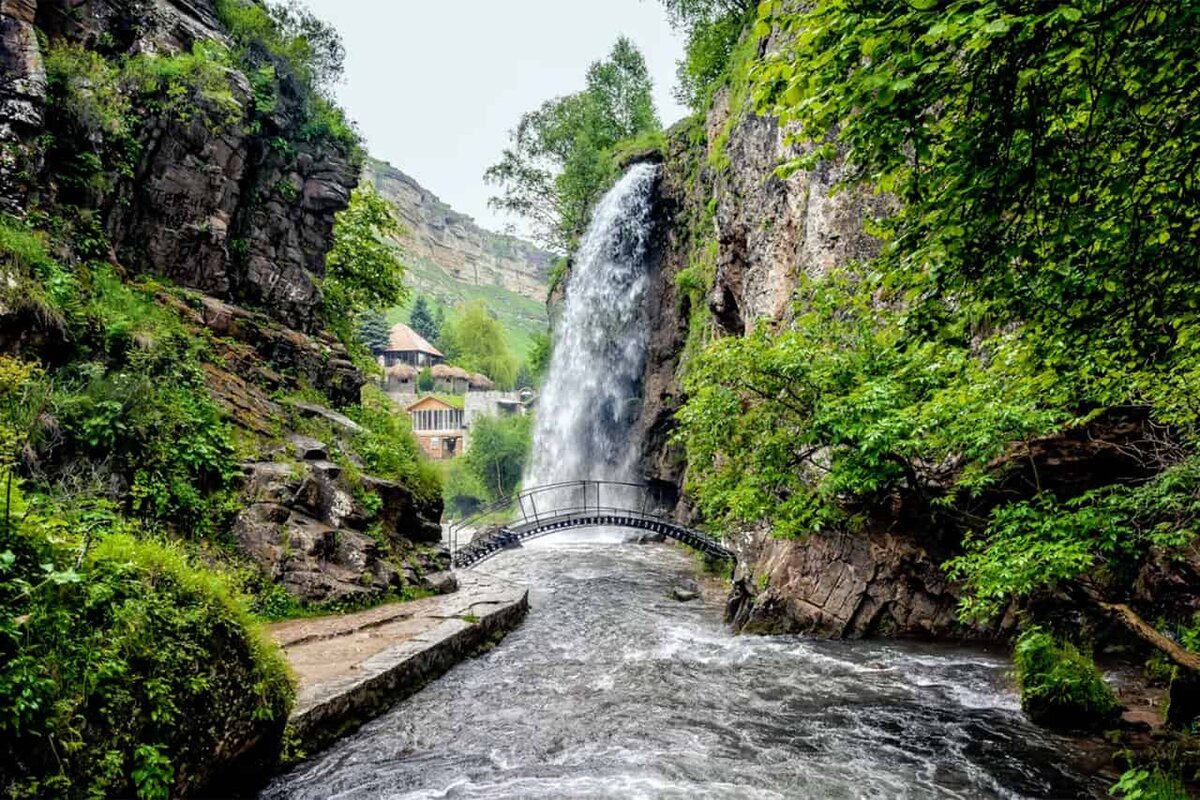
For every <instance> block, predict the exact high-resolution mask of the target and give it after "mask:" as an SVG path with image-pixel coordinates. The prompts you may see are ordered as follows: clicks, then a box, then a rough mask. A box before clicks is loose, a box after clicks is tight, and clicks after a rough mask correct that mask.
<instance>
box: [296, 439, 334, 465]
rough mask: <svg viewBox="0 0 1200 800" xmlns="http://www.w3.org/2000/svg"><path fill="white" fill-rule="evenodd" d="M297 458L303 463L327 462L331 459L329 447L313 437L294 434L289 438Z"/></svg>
mask: <svg viewBox="0 0 1200 800" xmlns="http://www.w3.org/2000/svg"><path fill="white" fill-rule="evenodd" d="M288 441H289V442H291V443H292V450H293V452H294V453H295V454H296V458H298V459H300V460H301V461H326V460H328V459H329V446H328V445H326V444H325V443H324V442H322V441H320V440H319V439H314V438H313V437H311V436H301V435H300V434H298V433H296V434H292V435H291V436H289V437H288Z"/></svg>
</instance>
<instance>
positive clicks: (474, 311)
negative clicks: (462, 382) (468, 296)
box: [438, 303, 518, 389]
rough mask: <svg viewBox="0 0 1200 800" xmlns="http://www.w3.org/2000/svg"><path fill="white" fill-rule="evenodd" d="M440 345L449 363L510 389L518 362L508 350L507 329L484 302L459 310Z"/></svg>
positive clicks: (447, 321)
mask: <svg viewBox="0 0 1200 800" xmlns="http://www.w3.org/2000/svg"><path fill="white" fill-rule="evenodd" d="M441 333H442V335H441V338H440V339H439V340H438V346H439V347H440V349H441V351H442V352H443V353H444V354H445V355H446V360H447V361H449V362H450V363H452V364H457V365H458V366H460V367H462V368H463V369H465V370H467V371H468V372H482V373H483V374H484V375H487V376H488V377H489V378H491V379H492V380H493V381H495V383H496V385H497V386H498V387H499V388H501V389H511V388H512V387H513V385H514V383H515V382H516V379H517V368H518V363H517V359H516V357H515V356H513V354H512V352H511V351H510V350H509V349H508V344H507V343H506V341H505V338H506V337H505V335H504V326H503V325H501V324H500V322H499V320H497V319H496V318H495V317H493V316H492V315H491V314H489V313H488V310H487V308H486V307H485V306H484V305H483V303H469V304H468V305H466V306H463V307H461V308H458V309H457V310H456V311H455V314H454V316H453V317H450V318H448V319H447V320H446V323H445V325H444V326H443V327H442V331H441Z"/></svg>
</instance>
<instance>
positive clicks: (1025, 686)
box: [1013, 628, 1120, 730]
mask: <svg viewBox="0 0 1200 800" xmlns="http://www.w3.org/2000/svg"><path fill="white" fill-rule="evenodd" d="M1013 663H1014V665H1015V666H1016V675H1017V683H1018V684H1019V685H1020V687H1021V708H1022V709H1023V710H1024V711H1025V713H1026V714H1028V715H1029V718H1030V719H1032V720H1033V721H1034V722H1036V723H1038V724H1039V725H1046V726H1049V727H1055V728H1063V729H1068V730H1087V729H1096V728H1099V727H1101V726H1103V725H1104V724H1106V723H1109V722H1112V721H1113V720H1114V719H1115V718H1116V716H1117V713H1118V711H1119V709H1120V704H1118V703H1117V698H1116V697H1115V696H1114V695H1113V692H1112V689H1110V688H1109V686H1108V684H1107V683H1105V682H1104V677H1103V676H1102V675H1101V674H1100V670H1099V669H1098V668H1097V667H1096V664H1095V662H1093V661H1092V660H1091V659H1090V658H1088V657H1087V656H1085V655H1083V654H1082V653H1080V652H1079V650H1078V649H1076V647H1075V646H1074V645H1073V644H1071V643H1070V642H1061V643H1060V642H1057V641H1055V639H1054V637H1053V636H1052V635H1051V634H1049V633H1048V632H1046V631H1044V630H1042V629H1041V628H1030V629H1029V630H1027V631H1025V632H1024V633H1022V634H1021V637H1020V638H1019V639H1017V644H1016V648H1015V649H1014V650H1013Z"/></svg>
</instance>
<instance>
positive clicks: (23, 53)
mask: <svg viewBox="0 0 1200 800" xmlns="http://www.w3.org/2000/svg"><path fill="white" fill-rule="evenodd" d="M36 14H37V0H0V211H5V212H7V213H10V214H14V213H20V212H21V211H22V210H23V209H24V207H25V200H26V197H27V195H28V193H29V189H30V188H31V187H30V175H31V173H32V172H33V171H34V169H35V157H34V148H32V147H31V146H30V143H31V141H32V140H33V138H34V137H35V136H36V135H37V133H38V132H39V131H40V130H41V127H42V119H43V112H44V107H45V99H46V72H45V70H44V69H43V67H42V54H41V51H40V50H39V49H38V42H37V32H36V30H35V28H34V19H35V17H36Z"/></svg>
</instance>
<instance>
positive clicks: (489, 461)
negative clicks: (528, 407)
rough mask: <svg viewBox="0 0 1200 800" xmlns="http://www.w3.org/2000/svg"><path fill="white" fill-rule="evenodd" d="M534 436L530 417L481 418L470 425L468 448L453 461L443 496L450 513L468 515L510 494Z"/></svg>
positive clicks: (518, 478) (518, 481)
mask: <svg viewBox="0 0 1200 800" xmlns="http://www.w3.org/2000/svg"><path fill="white" fill-rule="evenodd" d="M532 438H533V417H531V416H527V415H515V416H508V417H480V418H478V419H477V420H476V421H475V423H474V424H473V425H472V427H471V442H470V448H469V449H468V450H467V453H466V455H464V456H463V457H462V458H459V459H457V460H456V461H454V462H452V463H451V465H450V467H449V470H448V474H447V476H446V481H445V490H444V497H445V500H446V507H447V509H448V510H449V511H450V513H452V514H455V515H457V516H460V517H462V516H465V515H468V514H471V513H473V512H475V511H477V510H479V509H480V508H481V507H483V506H485V505H487V504H489V503H494V502H496V501H498V500H503V499H505V498H508V497H511V496H512V495H513V494H514V493H515V492H516V491H517V490H518V487H519V486H520V482H521V475H522V474H523V473H524V471H525V464H526V462H527V460H528V458H529V449H530V446H531V442H532Z"/></svg>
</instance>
